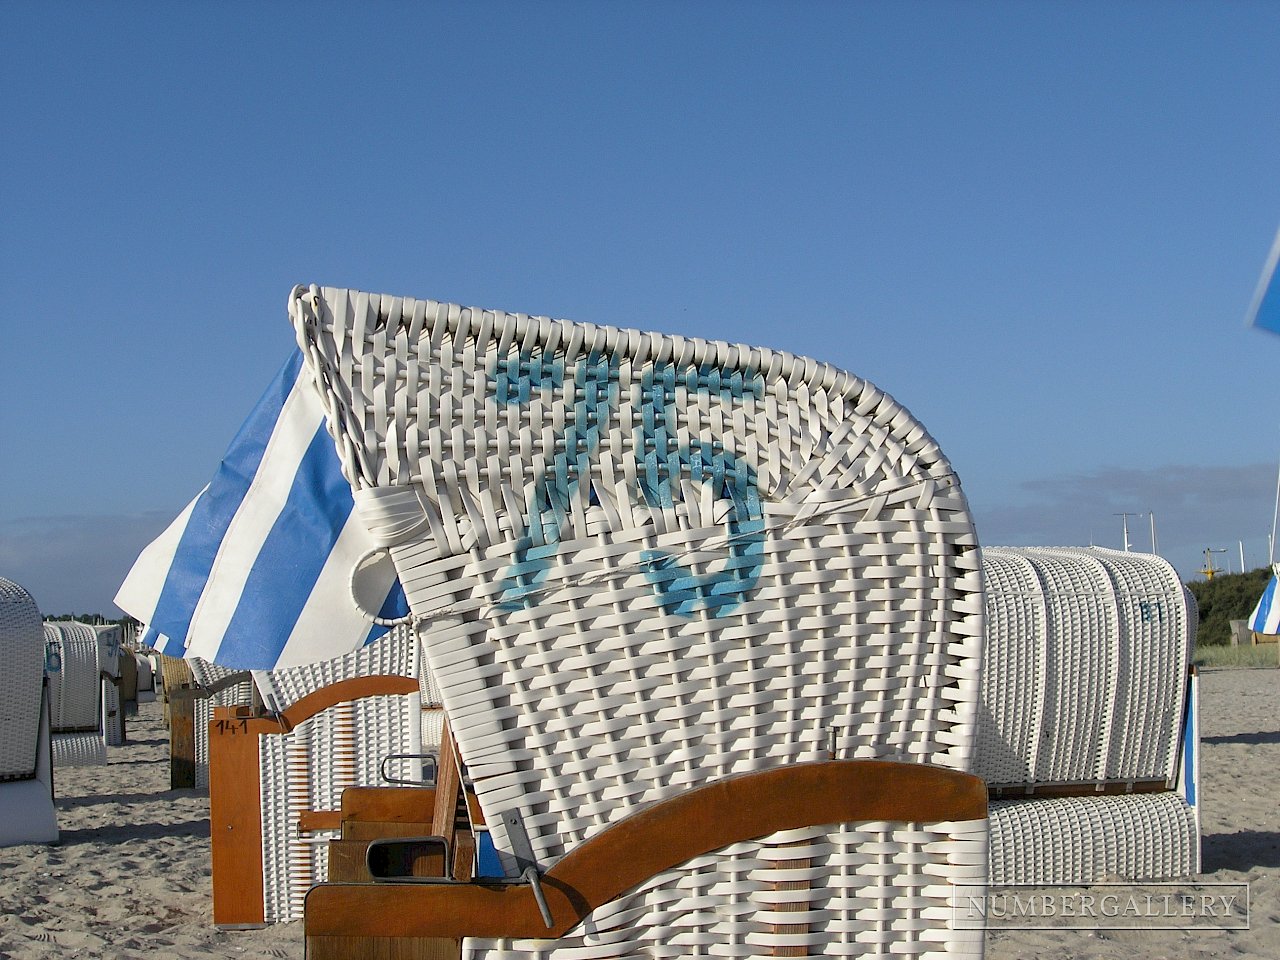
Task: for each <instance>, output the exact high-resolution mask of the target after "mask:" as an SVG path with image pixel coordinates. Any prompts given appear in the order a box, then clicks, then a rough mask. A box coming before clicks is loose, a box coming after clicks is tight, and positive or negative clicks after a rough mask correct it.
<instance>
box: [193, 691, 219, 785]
mask: <svg viewBox="0 0 1280 960" xmlns="http://www.w3.org/2000/svg"><path fill="white" fill-rule="evenodd" d="M213 706H214V705H213V704H212V703H210V701H209V698H208V697H196V698H195V699H194V700H193V701H192V713H193V714H194V716H195V719H194V721H193V723H194V725H195V731H194V733H195V735H194V737H193V740H194V741H195V755H196V756H195V766H196V789H197V790H208V789H209V721H210V720H212V719H213Z"/></svg>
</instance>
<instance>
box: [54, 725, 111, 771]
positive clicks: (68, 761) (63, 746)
mask: <svg viewBox="0 0 1280 960" xmlns="http://www.w3.org/2000/svg"><path fill="white" fill-rule="evenodd" d="M50 744H51V746H52V753H53V765H54V766H55V767H96V766H100V765H101V764H104V763H106V762H107V744H106V741H104V740H103V739H102V734H101V733H96V732H94V731H89V732H87V733H55V734H54V735H53V736H52V737H51V738H50Z"/></svg>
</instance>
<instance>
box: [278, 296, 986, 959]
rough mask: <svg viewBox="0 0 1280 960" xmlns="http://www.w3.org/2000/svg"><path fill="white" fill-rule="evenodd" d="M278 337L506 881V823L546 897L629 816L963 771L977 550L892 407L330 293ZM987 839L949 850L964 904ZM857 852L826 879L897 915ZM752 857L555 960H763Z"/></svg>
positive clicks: (757, 356) (810, 368)
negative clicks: (754, 937)
mask: <svg viewBox="0 0 1280 960" xmlns="http://www.w3.org/2000/svg"><path fill="white" fill-rule="evenodd" d="M291 309H292V313H293V317H294V321H295V327H296V329H297V332H298V337H299V343H300V345H301V347H302V349H303V352H304V355H305V356H306V358H307V363H308V366H309V369H310V371H311V373H312V375H313V377H314V379H315V382H316V384H317V386H318V388H319V389H320V391H321V394H322V396H323V399H324V403H325V405H326V411H327V422H328V426H329V429H330V431H331V433H332V434H333V436H334V439H335V443H336V445H337V449H338V451H339V455H340V457H341V459H342V462H343V467H344V471H345V472H346V475H347V477H348V479H349V480H350V481H351V483H352V486H353V488H354V490H355V497H356V503H357V509H359V510H360V512H361V516H362V518H363V519H364V520H365V522H366V524H367V525H368V526H369V528H370V529H371V530H372V532H373V533H374V536H375V538H377V539H378V541H379V542H380V543H382V544H383V545H384V546H385V547H386V548H387V549H388V552H389V553H390V555H391V557H392V559H393V560H394V562H395V565H396V569H397V572H398V574H399V577H400V581H401V583H402V585H403V586H404V589H405V593H406V596H407V597H408V600H409V605H410V608H411V610H412V612H413V617H414V619H415V621H416V622H417V623H418V624H419V628H420V631H421V632H420V636H421V637H422V638H423V642H424V645H425V647H426V652H427V657H428V660H429V662H430V664H431V668H432V673H433V675H434V676H435V678H436V680H437V682H438V683H439V685H440V690H441V694H442V697H443V701H444V705H445V708H446V710H447V713H448V716H449V720H450V724H451V726H452V729H453V731H454V733H455V735H456V737H457V740H458V743H459V747H460V750H461V753H462V756H463V758H464V760H465V762H466V764H467V767H468V771H469V773H470V774H471V777H472V779H473V782H474V784H475V787H476V790H477V793H478V796H479V799H480V803H481V805H482V807H483V809H484V812H485V815H486V819H487V821H488V822H489V824H490V825H491V826H492V827H493V833H494V839H495V843H496V845H497V846H498V848H499V850H500V851H506V850H507V849H509V847H508V840H507V838H506V836H505V833H504V829H503V825H502V824H501V823H499V817H498V814H499V813H501V812H505V811H512V810H514V811H517V812H518V814H519V817H520V819H521V821H522V822H523V824H524V826H525V828H526V829H527V830H528V832H529V834H530V835H531V839H532V842H533V846H534V850H535V853H536V855H537V856H538V858H539V859H540V861H541V862H542V863H543V865H544V866H545V865H547V864H548V863H549V862H550V861H551V860H553V859H555V858H557V857H559V856H561V855H562V854H563V853H564V852H565V851H566V850H567V849H570V848H572V847H573V846H575V845H576V844H577V843H579V842H581V841H582V840H583V839H585V838H587V837H589V836H591V835H593V834H595V833H596V832H598V831H599V830H601V829H602V828H604V827H605V826H607V825H608V824H610V823H613V822H615V821H617V820H618V819H620V818H621V817H622V816H625V815H626V814H627V813H628V812H631V811H632V810H634V809H636V808H637V807H638V806H640V805H643V804H648V803H651V802H653V801H656V800H660V799H664V798H668V797H671V796H673V795H675V794H677V793H679V792H680V791H682V790H684V789H685V788H687V787H689V786H692V785H695V784H700V783H704V782H707V781H710V780H715V779H717V778H720V777H724V776H727V775H729V774H733V773H738V772H744V771H748V770H759V769H764V768H768V767H775V766H779V765H784V764H788V763H791V762H795V761H800V760H810V759H820V758H825V757H826V756H827V755H828V749H829V747H830V746H834V748H835V750H834V752H835V753H836V755H838V756H840V757H842V758H854V757H857V758H862V757H876V758H888V759H900V760H906V761H919V762H933V763H938V764H941V765H944V766H949V767H953V768H961V769H963V768H966V767H967V766H968V764H969V761H970V746H971V738H972V735H973V722H974V712H975V709H976V701H977V677H978V669H979V659H980V655H981V649H980V648H981V644H982V636H983V631H982V613H983V611H982V603H981V597H980V586H981V584H980V575H979V569H978V560H977V555H976V551H975V549H974V548H975V546H976V540H975V537H974V533H973V528H972V524H971V522H970V520H969V516H968V511H967V505H966V503H965V501H964V498H963V495H962V494H961V492H960V489H959V486H958V483H957V481H956V478H955V476H954V474H953V473H952V471H951V468H950V466H949V465H948V464H947V462H946V460H945V458H944V457H943V456H942V454H941V452H940V451H939V449H938V448H937V446H936V444H935V443H934V442H933V441H932V439H930V437H929V436H928V435H927V434H926V433H925V431H924V430H923V428H922V427H921V426H920V425H919V424H918V423H917V422H916V421H915V420H914V419H913V418H912V417H911V416H910V414H909V413H908V412H907V411H906V410H904V409H903V408H901V407H900V406H898V405H897V404H896V403H895V402H894V401H893V400H892V399H891V398H889V397H888V396H886V395H885V394H883V393H880V392H879V391H877V390H876V389H875V388H874V387H872V386H871V385H869V384H867V383H865V382H863V381H861V380H858V379H857V378H855V377H852V376H850V375H848V374H846V373H843V372H841V371H838V370H836V369H834V368H832V367H829V366H826V365H824V364H820V363H817V362H815V361H812V360H805V359H802V358H797V357H794V356H790V355H787V354H782V353H775V352H772V351H768V350H760V349H755V348H750V347H744V346H736V345H730V344H724V343H710V342H706V341H699V340H688V339H683V338H678V337H665V336H661V335H658V334H645V333H640V332H637V331H626V330H617V329H611V328H605V327H595V326H590V325H583V324H571V323H566V322H562V321H553V320H549V319H546V318H539V317H528V316H524V315H511V314H504V313H501V312H490V311H481V310H476V309H469V308H462V307H458V306H455V305H450V304H442V303H437V302H434V301H422V300H411V299H401V298H394V297H376V296H369V295H367V294H361V293H354V292H349V291H345V290H334V289H328V288H326V289H324V290H321V289H319V288H315V287H313V288H311V289H310V290H303V289H301V288H299V289H297V290H295V295H294V297H293V298H292V300H291ZM984 829H985V828H984V827H982V826H981V825H974V826H973V829H972V830H971V831H968V832H966V834H965V836H964V837H963V840H962V841H960V840H958V841H957V844H958V847H959V848H963V850H964V852H963V853H962V854H960V856H961V857H962V858H964V863H965V868H966V870H968V871H970V873H969V876H970V877H971V878H973V879H978V880H980V878H981V877H982V876H983V874H984V873H985V856H984V853H985V846H984V844H983V830H984ZM842 831H843V828H837V827H832V828H822V829H819V830H818V831H817V832H816V834H815V835H816V836H819V837H820V838H821V839H820V840H819V841H816V842H819V843H820V844H832V845H836V846H839V845H840V844H841V843H842V842H843V841H841V839H840V838H841V837H842V836H843V833H842ZM907 832H908V833H910V828H907ZM864 840H865V841H867V842H866V843H865V844H863V845H861V846H858V848H857V849H856V850H850V851H849V852H848V853H847V854H841V856H844V857H847V861H848V862H847V863H844V862H842V863H841V866H840V869H842V870H846V869H847V871H848V874H849V875H850V876H858V875H860V873H865V874H867V875H869V876H873V877H874V879H873V880H871V881H869V882H870V883H871V884H872V885H873V886H875V887H876V888H878V889H879V890H880V891H882V892H883V893H884V895H885V896H886V897H889V896H892V895H891V894H889V893H888V891H889V890H891V889H892V890H894V891H895V894H893V895H901V896H903V897H905V898H906V900H908V901H910V900H911V894H909V893H903V889H904V887H905V889H907V890H910V889H911V887H912V883H913V881H912V879H911V876H912V874H911V871H910V869H908V867H907V866H906V865H905V864H896V863H894V862H893V858H892V856H889V855H888V854H886V853H885V850H884V849H883V848H882V847H881V846H878V845H877V840H876V839H874V838H870V839H869V838H867V837H862V836H858V835H856V831H855V839H854V845H855V846H857V843H858V841H864ZM895 842H896V841H895ZM930 853H931V854H932V856H930V857H923V855H922V858H923V859H929V860H930V862H931V863H932V864H933V865H934V866H933V867H932V868H930V869H933V868H937V869H941V866H940V864H941V863H944V862H945V859H946V858H945V856H942V855H941V854H940V853H939V852H938V851H930ZM756 856H757V855H756V854H751V862H752V864H753V866H752V867H750V868H745V869H744V871H743V872H735V871H737V870H738V867H737V866H735V862H736V859H737V858H738V857H739V853H738V852H737V848H735V849H734V852H730V853H726V855H725V856H724V857H721V858H712V860H711V861H709V864H710V865H709V866H707V867H706V869H708V870H720V869H722V868H723V869H724V870H725V871H727V873H726V874H725V877H726V878H727V879H725V880H723V881H721V880H720V879H715V880H705V881H704V880H703V879H699V878H698V874H699V873H700V872H701V871H702V869H703V867H702V866H701V865H700V866H699V867H697V868H696V869H694V871H693V874H694V879H692V880H689V881H687V883H686V881H684V880H683V879H682V877H683V874H682V872H681V871H675V872H674V873H673V874H672V875H670V876H664V877H661V878H658V879H656V880H655V881H654V882H653V883H652V884H649V885H646V888H645V890H646V892H644V893H642V894H639V895H638V896H639V898H640V899H639V900H638V901H635V902H633V901H632V900H631V899H630V898H628V899H626V904H627V905H626V906H620V905H619V904H614V905H611V906H610V907H608V908H605V909H604V910H602V911H598V912H597V914H596V915H593V917H592V918H590V919H589V920H588V921H587V922H586V923H587V925H588V927H589V928H590V929H593V930H594V929H596V928H602V927H611V928H616V929H617V931H618V933H617V936H618V937H621V938H622V939H623V940H624V941H626V942H624V943H622V944H621V945H614V944H603V943H601V944H596V943H591V944H587V943H585V942H584V943H582V944H580V945H578V946H577V947H575V946H568V947H566V949H565V955H566V956H573V957H589V956H597V955H598V956H617V955H622V954H628V952H629V950H630V940H628V938H630V937H633V936H634V937H639V938H640V940H639V942H638V943H637V945H636V947H635V949H636V951H637V954H636V955H662V956H667V955H671V956H675V955H686V954H687V953H688V952H689V951H690V947H689V946H688V945H687V944H685V943H684V942H683V941H682V940H681V939H680V938H681V937H682V936H683V934H682V933H681V927H680V925H681V924H682V923H683V922H684V921H683V920H681V919H679V918H680V917H688V916H694V915H698V916H701V917H703V918H704V919H703V920H693V921H690V922H692V923H694V924H695V927H694V928H691V929H692V932H691V933H690V934H689V939H690V942H697V943H699V944H702V945H706V944H712V946H711V947H710V948H709V950H708V952H716V953H718V952H720V951H721V950H724V951H726V952H733V951H743V952H745V954H748V955H749V954H750V953H751V952H752V950H753V949H755V948H754V947H752V946H751V945H750V942H749V941H748V940H747V939H743V938H738V934H726V933H725V932H724V931H722V930H719V929H718V928H714V924H715V923H720V922H722V915H724V914H727V913H729V912H732V910H733V909H734V908H733V907H732V906H731V905H732V904H735V903H741V902H744V901H743V899H742V898H743V895H744V894H745V893H746V892H747V891H748V890H749V889H750V883H748V884H747V886H746V887H741V886H740V884H742V883H744V882H746V881H752V876H751V874H752V872H753V871H755V870H756V866H757V865H756V864H755V861H754V858H755V857H756ZM939 858H940V859H939ZM908 859H909V858H908ZM921 869H922V871H923V870H924V868H923V867H922V868H921ZM784 872H785V871H784ZM744 878H745V880H744ZM752 882H754V881H752ZM899 882H901V883H902V884H903V885H904V887H899V886H898V883H899ZM682 883H686V886H685V887H683V888H682V887H681V884H682ZM689 884H691V885H692V889H693V890H699V891H701V894H700V895H697V894H691V892H690V887H689ZM828 884H830V885H831V888H832V890H836V891H838V890H839V884H838V883H836V881H835V880H834V879H829V878H827V877H820V878H819V880H818V882H817V883H816V884H815V886H822V887H825V886H827V885H828ZM853 886H854V887H856V886H858V883H857V882H855V883H853ZM824 895H825V891H824ZM691 897H692V899H691ZM646 899H647V900H648V901H649V903H646V902H645V901H646ZM619 903H621V901H620V902H619ZM650 904H651V905H650ZM862 907H863V903H862V901H861V900H860V899H859V897H858V896H857V895H856V894H848V893H847V891H845V892H837V893H833V894H832V899H831V900H830V901H828V902H827V903H826V906H825V907H824V908H823V909H821V910H819V911H816V912H815V914H814V918H813V919H814V922H813V924H812V927H813V931H812V934H811V936H810V937H807V938H805V945H806V946H807V947H808V950H809V952H810V953H811V954H812V955H817V954H822V953H823V952H824V950H825V951H831V950H834V949H836V947H835V946H834V944H837V943H841V942H844V941H843V940H842V938H845V939H847V940H848V941H851V942H853V943H856V942H858V941H859V938H863V940H866V941H877V940H889V939H892V940H894V941H895V944H896V945H895V948H894V949H895V950H896V949H899V948H901V949H904V950H907V951H908V952H909V951H911V950H912V949H914V948H915V947H916V946H919V945H920V944H921V943H928V944H930V947H931V948H932V947H934V946H936V949H937V950H938V952H939V953H940V954H942V953H945V951H946V950H947V949H948V946H947V945H948V944H951V946H952V947H956V946H957V944H959V945H961V946H960V948H961V949H964V950H971V951H972V952H974V953H978V952H980V951H981V940H980V938H978V939H977V940H976V942H975V940H974V938H973V937H970V936H967V935H964V936H962V937H961V938H960V940H957V939H956V938H955V935H954V933H952V932H949V931H943V929H942V928H943V927H945V926H946V925H947V921H948V920H949V919H950V911H949V910H944V911H942V913H945V914H946V916H945V917H938V918H936V919H937V922H938V930H937V932H936V933H933V932H931V933H928V934H922V935H920V936H919V937H917V938H913V936H912V935H911V933H910V931H909V930H908V929H907V928H909V927H910V926H911V925H912V922H913V921H912V920H911V919H910V918H907V917H905V916H903V914H905V913H910V912H911V911H910V909H906V910H895V909H889V910H887V911H886V912H883V913H879V914H876V915H875V916H874V917H868V916H864V915H861V914H860V911H861V909H862ZM748 909H749V910H750V912H752V913H755V912H756V911H758V910H760V906H759V904H758V903H757V904H753V905H752V906H751V907H750V908H748ZM691 911H692V912H691ZM604 915H607V917H608V919H607V920H606V919H602V916H604ZM765 915H766V916H767V915H768V911H767V910H766V911H765ZM704 921H705V922H708V923H711V924H712V927H711V928H708V927H703V928H700V929H699V928H697V926H696V925H697V924H700V923H703V922H704ZM895 924H900V925H901V927H902V929H891V927H893V926H894V925H895ZM646 925H650V926H649V927H648V931H647V932H646V931H645V928H646ZM731 925H732V924H731ZM612 936H613V935H612V934H610V935H606V939H609V938H610V937H612ZM742 936H743V937H744V938H745V936H746V935H745V933H744V934H743V935H742ZM726 937H729V939H728V940H726ZM899 940H902V941H903V942H901V943H898V941H899ZM730 943H731V944H734V945H733V946H730V945H728V944H730ZM869 946H870V944H868V943H863V944H862V948H861V949H862V953H864V954H870V953H872V952H875V951H879V950H880V949H881V947H879V946H877V947H875V951H873V950H871V949H869ZM472 948H473V949H476V947H475V944H474V943H473V945H472ZM495 949H497V950H498V951H499V952H513V953H518V954H520V955H521V956H527V955H528V954H529V952H535V953H536V952H539V951H541V950H543V949H547V950H550V949H551V947H550V945H548V944H543V943H541V942H538V943H519V944H515V945H511V944H508V945H495ZM849 949H850V950H851V951H852V950H853V949H854V947H853V946H852V945H849ZM884 952H887V950H885V951H884ZM855 955H857V954H856V953H855Z"/></svg>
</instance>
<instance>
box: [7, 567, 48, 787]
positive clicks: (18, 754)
mask: <svg viewBox="0 0 1280 960" xmlns="http://www.w3.org/2000/svg"><path fill="white" fill-rule="evenodd" d="M0 662H3V663H4V670H3V672H0V781H5V780H25V779H28V778H30V777H33V776H35V772H36V750H37V747H38V745H39V732H40V710H41V688H42V683H43V680H42V677H43V675H44V628H43V627H42V625H41V619H40V611H39V609H37V607H36V602H35V601H34V600H33V599H31V594H29V593H27V591H26V590H24V589H23V588H22V587H20V586H19V585H18V584H16V583H14V582H13V581H12V580H6V579H5V578H3V577H0Z"/></svg>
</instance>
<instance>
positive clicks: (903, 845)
mask: <svg viewBox="0 0 1280 960" xmlns="http://www.w3.org/2000/svg"><path fill="white" fill-rule="evenodd" d="M985 877H986V821H985V820H979V821H960V822H953V823H937V824H913V823H875V822H865V823H846V824H828V825H825V826H817V827H811V828H807V829H803V830H791V831H787V832H785V833H777V834H773V835H772V836H769V837H765V838H763V839H761V840H758V841H754V842H744V843H738V844H734V845H733V846H731V847H728V848H726V849H724V850H720V851H717V852H716V853H714V854H710V855H708V856H704V857H698V858H696V859H694V860H692V861H690V862H688V863H686V864H684V865H682V866H680V867H677V868H675V869H673V870H669V871H667V872H666V873H662V874H659V875H658V876H656V877H654V878H652V879H651V880H650V881H648V882H647V883H645V884H643V885H641V886H640V887H639V888H637V889H635V890H632V891H629V892H628V893H626V894H624V895H623V896H621V897H619V898H618V899H617V900H615V901H613V902H612V903H610V904H608V905H606V906H604V907H602V908H600V909H598V910H596V911H595V912H594V913H592V914H591V916H590V917H588V918H587V919H586V920H585V921H583V923H581V924H579V925H578V927H576V928H575V929H574V930H572V931H570V932H569V933H568V934H567V935H566V936H564V937H562V938H560V939H559V940H554V941H546V940H533V941H531V940H513V941H505V940H491V939H481V938H468V939H466V940H464V941H463V956H464V957H465V958H467V960H517V958H518V960H595V958H601V960H603V958H609V957H645V958H652V960H666V958H669V960H682V958H684V957H691V956H717V957H736V958H755V957H761V958H763V957H775V956H779V955H785V956H809V957H819V956H825V957H866V958H870V957H889V956H893V957H918V958H926V957H927V958H941V957H980V956H981V955H982V949H983V942H982V938H983V932H982V931H981V930H952V929H951V928H950V921H951V918H952V912H953V902H952V897H953V895H954V893H953V891H954V886H953V885H955V884H967V885H968V884H982V883H983V882H984V881H985ZM833 918H839V919H838V920H836V921H835V922H833ZM806 928H807V929H806Z"/></svg>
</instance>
